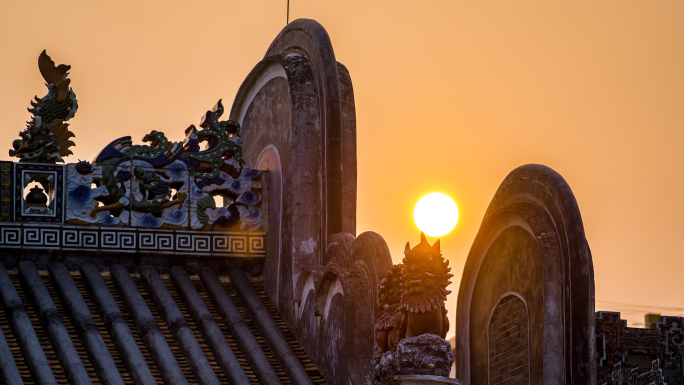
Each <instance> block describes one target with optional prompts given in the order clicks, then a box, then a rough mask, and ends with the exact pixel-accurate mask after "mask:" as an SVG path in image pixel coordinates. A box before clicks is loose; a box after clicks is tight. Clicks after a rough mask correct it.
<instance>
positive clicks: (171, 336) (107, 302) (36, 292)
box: [0, 261, 325, 384]
mask: <svg viewBox="0 0 684 385" xmlns="http://www.w3.org/2000/svg"><path fill="white" fill-rule="evenodd" d="M0 299H1V300H2V306H1V307H0V327H1V332H2V333H0V373H1V374H2V377H3V378H2V380H4V381H0V382H3V383H11V384H19V383H22V382H23V383H24V384H80V383H88V384H89V383H93V384H134V383H139V384H148V383H174V384H184V383H189V384H193V383H201V384H225V383H229V382H230V383H246V382H249V383H283V384H286V383H325V380H324V379H323V377H322V376H321V374H320V373H319V371H318V369H317V368H316V366H315V365H314V364H313V363H312V362H311V360H310V359H309V357H308V355H307V354H306V352H305V351H304V350H303V349H302V347H301V346H300V344H299V342H298V341H297V340H296V338H295V337H294V335H293V334H292V333H291V331H290V330H289V328H288V326H287V324H286V323H285V321H284V319H283V318H282V317H281V315H280V313H279V312H278V310H277V309H276V307H275V305H274V304H273V303H272V302H271V300H270V299H269V298H268V296H267V295H266V292H265V290H264V285H263V283H262V282H255V281H253V280H250V279H249V278H248V277H247V275H246V274H245V273H244V272H243V271H242V270H239V269H238V270H233V271H232V272H231V273H230V275H229V278H228V277H221V278H219V277H218V276H217V275H216V274H215V273H214V271H213V270H211V269H204V270H202V271H200V274H199V275H194V276H192V275H188V274H187V272H186V271H185V270H184V269H183V268H181V267H174V268H171V269H170V272H169V274H168V275H163V274H159V273H158V272H157V269H156V268H154V267H151V266H143V267H142V268H141V269H140V273H136V274H131V273H129V271H128V270H127V269H126V268H125V267H124V266H122V265H113V266H111V267H110V269H109V271H107V272H100V270H99V269H98V268H97V267H96V266H95V265H93V264H89V263H87V264H84V265H82V266H81V268H80V271H77V272H73V271H71V272H70V271H68V269H67V268H66V266H65V265H64V264H62V263H57V262H55V263H51V264H50V265H49V268H48V270H43V271H39V270H37V269H36V267H35V265H34V264H33V263H32V262H29V261H24V262H20V263H19V265H18V268H17V269H16V270H6V269H5V268H4V266H2V264H0Z"/></svg>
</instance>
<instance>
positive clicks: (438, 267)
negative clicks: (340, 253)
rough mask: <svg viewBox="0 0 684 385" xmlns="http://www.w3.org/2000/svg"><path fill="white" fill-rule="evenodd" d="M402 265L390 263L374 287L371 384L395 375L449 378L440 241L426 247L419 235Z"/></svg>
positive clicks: (445, 283) (445, 278)
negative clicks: (376, 293)
mask: <svg viewBox="0 0 684 385" xmlns="http://www.w3.org/2000/svg"><path fill="white" fill-rule="evenodd" d="M404 255H405V258H404V260H403V264H397V265H394V266H393V267H392V268H391V269H390V270H389V271H388V272H387V275H386V276H385V278H383V280H382V281H381V282H380V285H379V288H378V319H377V321H376V324H375V341H376V354H375V357H374V362H373V364H372V366H371V380H372V383H373V384H375V385H380V384H389V383H392V381H397V378H398V377H400V376H407V375H428V376H441V377H448V376H449V372H450V370H451V365H452V363H453V354H452V352H451V345H450V344H449V342H448V341H446V340H445V339H444V337H446V333H447V331H448V330H449V320H448V319H447V316H446V314H447V310H446V308H445V306H444V302H445V301H446V296H447V295H448V294H449V293H450V291H448V290H446V287H447V286H448V285H449V284H450V283H451V282H450V281H449V278H451V277H453V274H450V273H449V272H450V271H451V268H450V267H449V261H448V260H445V259H444V258H443V257H442V254H441V252H440V243H439V240H438V241H437V242H435V244H434V245H430V244H429V243H428V241H427V239H426V237H425V234H424V233H421V242H420V243H419V244H418V245H416V246H415V247H414V248H411V247H410V245H409V243H407V244H406V250H405V251H404Z"/></svg>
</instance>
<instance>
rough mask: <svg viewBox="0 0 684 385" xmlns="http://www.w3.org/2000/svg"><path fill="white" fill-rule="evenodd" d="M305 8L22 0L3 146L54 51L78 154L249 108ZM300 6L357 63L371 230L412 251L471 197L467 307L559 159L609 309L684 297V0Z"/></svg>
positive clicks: (3, 34)
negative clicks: (515, 212) (489, 218)
mask: <svg viewBox="0 0 684 385" xmlns="http://www.w3.org/2000/svg"><path fill="white" fill-rule="evenodd" d="M285 4H286V1H285V0H279V1H272V0H261V1H233V0H230V1H228V0H224V1H196V2H171V1H145V2H138V1H118V2H109V3H101V2H92V1H61V2H54V1H51V2H47V1H31V2H25V1H22V2H10V1H3V2H2V3H1V4H0V48H1V49H2V50H1V52H2V61H1V62H0V73H2V74H3V82H2V85H3V89H2V91H3V92H2V93H0V112H1V114H2V117H3V121H2V126H3V129H2V131H1V132H0V143H4V144H5V147H6V150H3V151H4V154H5V155H4V156H2V157H1V158H2V159H9V156H8V155H7V150H9V148H10V147H11V142H12V140H14V139H16V138H17V137H18V132H19V131H20V130H21V129H23V127H24V125H25V123H24V122H25V121H26V120H28V119H29V118H30V114H29V113H28V112H27V111H26V107H28V105H29V100H30V99H31V98H32V97H33V96H34V95H36V94H37V95H39V96H43V95H44V94H45V91H46V89H45V87H44V86H43V82H42V79H41V77H40V74H39V72H38V68H37V58H38V54H39V53H40V51H41V50H43V49H44V48H47V51H48V53H49V54H50V55H51V56H52V58H53V59H54V60H55V62H57V63H58V64H59V63H67V64H70V65H72V70H71V76H70V77H71V79H72V83H71V85H72V87H73V89H74V91H75V93H76V95H77V97H78V100H79V110H78V113H77V115H76V117H75V118H74V119H72V120H71V121H70V123H71V128H72V130H73V131H74V132H75V133H76V138H75V142H76V145H77V146H76V148H75V150H74V153H75V155H73V156H71V157H69V158H67V161H69V162H75V161H76V160H77V159H79V158H80V159H88V160H90V159H92V157H93V156H95V155H96V154H97V152H98V151H99V150H100V149H101V148H102V147H104V146H105V145H106V144H107V143H109V142H110V141H111V140H113V139H115V138H117V137H119V136H123V135H132V136H133V137H134V139H136V140H138V141H139V140H140V139H141V138H142V136H143V135H144V134H146V133H148V132H149V131H151V130H153V129H156V130H161V131H164V132H165V133H166V134H167V137H168V138H169V139H171V140H181V139H182V138H183V130H184V129H185V128H186V127H187V126H188V125H189V124H192V123H194V124H197V123H199V118H200V116H201V115H202V113H203V112H204V111H206V110H207V109H208V108H211V107H212V106H213V105H214V103H215V102H216V101H217V100H218V99H219V98H223V99H224V104H226V105H227V106H229V105H230V104H231V103H232V100H233V97H234V96H235V93H236V91H237V88H238V87H239V86H240V83H241V82H242V80H243V79H244V78H245V76H246V75H247V74H248V72H249V71H250V69H251V68H252V67H253V66H254V65H255V64H256V63H257V62H258V61H259V60H260V59H261V58H262V56H263V54H264V52H265V51H266V48H267V47H268V45H269V43H270V42H271V41H272V39H273V38H274V37H275V36H276V34H277V33H278V32H279V31H280V30H281V29H282V27H283V26H284V24H285ZM290 15H291V20H292V19H294V18H300V17H306V18H312V19H316V20H318V21H319V22H320V23H321V24H323V26H324V27H325V28H326V29H327V30H328V33H329V34H330V37H331V39H332V43H333V47H334V49H335V54H336V56H337V59H338V60H339V61H340V62H342V63H344V64H345V65H346V67H347V68H348V69H349V72H350V73H351V76H352V81H353V83H354V92H355V98H356V111H357V130H358V164H359V172H358V196H359V197H358V213H357V217H358V230H359V232H362V231H366V230H373V231H376V232H379V233H380V234H381V235H382V236H383V237H384V238H385V240H386V241H387V243H388V245H389V247H390V250H391V251H392V253H393V256H394V259H395V262H399V261H400V260H401V256H402V251H403V248H404V245H405V243H406V241H410V242H411V244H415V243H416V242H418V241H419V233H418V230H417V229H416V227H415V225H414V223H413V219H412V211H413V205H414V204H415V203H416V202H417V200H418V199H419V198H420V197H421V196H422V195H424V194H426V193H428V192H432V191H440V192H444V193H447V194H449V195H451V196H452V197H453V198H454V199H455V201H456V203H457V204H458V206H459V209H460V221H459V224H458V225H457V227H456V230H455V231H454V232H452V233H451V234H449V235H447V236H444V237H442V242H441V243H442V250H443V253H444V255H445V256H446V257H448V258H449V259H450V261H451V265H452V266H453V272H454V273H455V275H456V276H455V277H454V279H453V281H454V284H453V285H452V290H453V291H454V293H453V294H451V295H450V296H449V300H448V304H447V306H448V309H449V315H450V317H452V321H453V317H454V314H455V306H456V299H455V298H456V291H457V290H458V283H459V280H460V274H461V270H462V268H463V265H464V262H465V258H466V256H467V253H468V250H469V248H470V244H471V242H472V241H473V239H474V237H475V234H476V232H477V229H478V227H479V225H480V221H481V220H482V217H483V215H484V212H485V210H486V208H487V205H488V204H489V201H490V200H491V198H492V196H493V194H494V192H495V191H496V189H497V187H498V185H499V183H501V181H502V180H503V179H504V177H505V176H506V175H507V174H508V172H509V171H511V170H513V169H514V168H515V167H517V166H519V165H522V164H526V163H541V164H545V165H547V166H549V167H551V168H553V169H555V170H556V171H558V172H559V173H560V174H561V175H563V177H565V179H566V180H567V182H568V183H569V184H570V187H571V188H572V189H573V192H574V193H575V197H576V198H577V201H578V203H579V207H580V210H581V212H582V217H583V220H584V226H585V230H586V235H587V238H588V240H589V245H590V246H591V249H592V253H593V257H594V272H595V278H596V298H597V308H598V309H612V310H622V311H625V312H626V311H627V310H629V309H631V307H628V306H624V305H615V304H614V303H609V302H608V301H612V302H620V303H630V304H641V305H654V306H655V305H659V306H665V307H672V308H684V299H683V298H682V296H681V284H680V281H681V275H682V272H683V271H684V252H682V251H681V250H682V248H681V246H680V244H679V242H678V241H679V240H680V239H681V238H682V235H681V234H682V232H684V225H683V224H682V223H683V221H684V199H682V197H684V150H683V147H684V130H683V129H682V128H683V127H684V108H682V107H683V106H682V103H683V102H684V2H682V1H681V0H674V1H665V0H659V1H656V2H645V1H643V0H639V1H626V0H619V1H617V0H616V1H601V2H595V1H573V2H565V3H562V4H561V3H559V2H551V3H549V2H542V1H527V0H517V1H477V2H463V1H437V0H430V1H423V2H416V1H405V0H391V1H390V0H377V1H368V0H364V1H357V0H353V1H351V0H347V1H333V0H316V1H314V0H291V11H290ZM667 313H669V314H684V312H682V311H677V309H674V310H670V311H667ZM625 315H628V316H629V317H630V318H629V319H630V321H634V322H636V321H639V322H643V315H642V314H639V313H634V312H632V313H631V314H627V313H625ZM452 325H453V323H452ZM449 334H450V335H451V334H453V328H452V330H451V331H450V333H449Z"/></svg>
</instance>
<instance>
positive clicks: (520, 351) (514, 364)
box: [487, 292, 531, 385]
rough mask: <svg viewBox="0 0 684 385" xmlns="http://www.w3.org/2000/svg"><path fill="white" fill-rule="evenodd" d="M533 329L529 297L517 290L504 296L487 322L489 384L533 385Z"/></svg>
mask: <svg viewBox="0 0 684 385" xmlns="http://www.w3.org/2000/svg"><path fill="white" fill-rule="evenodd" d="M529 332H530V317H529V309H528V307H527V302H526V301H525V299H524V298H523V297H522V296H521V295H520V294H518V293H515V292H508V293H505V294H504V295H502V296H501V298H499V301H498V302H497V303H496V305H495V306H494V308H493V309H492V312H491V314H490V315H489V320H488V322H487V356H488V365H487V366H488V370H487V372H488V378H487V384H489V385H503V384H508V385H529V384H530V350H531V349H530V346H531V343H530V334H529ZM511 377H514V378H511Z"/></svg>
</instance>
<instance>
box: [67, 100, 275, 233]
mask: <svg viewBox="0 0 684 385" xmlns="http://www.w3.org/2000/svg"><path fill="white" fill-rule="evenodd" d="M223 112H224V109H223V105H222V103H221V101H220V100H219V101H218V103H217V104H216V106H215V107H214V108H213V109H212V110H211V111H207V113H206V114H205V115H204V116H203V118H202V121H201V123H200V128H199V129H198V128H197V127H195V126H194V125H191V126H190V127H188V128H187V129H186V130H185V139H184V140H183V142H171V141H169V140H168V139H167V138H166V136H165V135H164V133H162V132H159V131H152V132H150V133H149V134H147V135H145V136H144V137H143V139H142V140H143V142H144V143H147V144H142V145H134V144H133V142H132V140H131V137H130V136H124V137H122V138H119V139H116V140H114V141H112V142H111V143H110V144H108V145H107V146H106V147H105V148H104V149H103V150H102V151H101V152H100V153H99V154H98V155H97V156H96V157H95V161H94V162H93V163H92V164H90V163H89V162H85V161H81V162H79V163H76V164H68V165H67V174H68V181H67V210H66V211H67V220H68V221H69V222H71V223H93V224H103V225H108V226H111V225H128V226H133V227H145V228H158V227H167V228H191V229H194V230H202V229H210V230H214V229H216V230H218V229H219V228H222V229H232V230H240V231H251V230H257V229H259V228H260V227H261V226H262V213H261V208H260V202H261V200H262V194H261V189H262V185H261V173H260V172H259V171H256V170H251V169H250V168H249V166H248V165H247V164H245V162H244V161H243V160H242V147H241V145H242V138H241V137H240V126H239V124H237V123H236V122H233V121H231V120H227V121H220V120H219V119H220V117H221V115H222V114H223ZM202 143H204V144H206V146H205V148H204V149H201V148H200V146H201V144H202ZM219 198H223V201H224V202H227V204H223V205H222V204H220V203H217V199H219Z"/></svg>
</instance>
